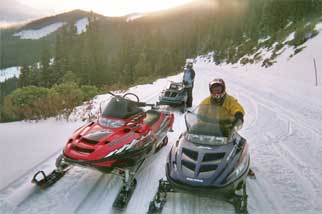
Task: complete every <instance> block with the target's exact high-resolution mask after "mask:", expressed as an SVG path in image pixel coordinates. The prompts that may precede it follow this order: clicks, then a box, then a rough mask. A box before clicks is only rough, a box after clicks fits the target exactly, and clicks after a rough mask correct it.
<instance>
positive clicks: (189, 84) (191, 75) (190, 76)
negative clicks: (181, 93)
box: [183, 61, 195, 107]
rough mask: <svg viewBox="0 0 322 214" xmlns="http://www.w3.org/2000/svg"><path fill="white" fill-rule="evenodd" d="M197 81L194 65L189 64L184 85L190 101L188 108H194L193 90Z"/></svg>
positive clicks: (185, 72) (186, 67) (188, 101)
mask: <svg viewBox="0 0 322 214" xmlns="http://www.w3.org/2000/svg"><path fill="white" fill-rule="evenodd" d="M194 79H195V71H194V70H193V63H192V62H190V61H189V62H187V64H186V66H185V68H184V71H183V84H184V86H185V90H186V91H187V95H188V100H187V107H191V106H192V100H193V98H192V89H193V83H194Z"/></svg>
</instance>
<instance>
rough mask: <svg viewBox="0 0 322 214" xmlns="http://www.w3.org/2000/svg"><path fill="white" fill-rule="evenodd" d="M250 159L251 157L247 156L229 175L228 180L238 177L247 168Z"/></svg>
mask: <svg viewBox="0 0 322 214" xmlns="http://www.w3.org/2000/svg"><path fill="white" fill-rule="evenodd" d="M248 159H249V157H248V156H246V157H245V158H244V159H243V160H242V162H241V163H240V164H239V165H238V166H237V167H236V169H235V170H234V171H233V172H232V173H231V174H230V175H229V176H228V178H227V180H233V179H236V178H238V177H239V176H240V175H241V174H242V173H243V172H244V171H245V170H246V169H247V166H248Z"/></svg>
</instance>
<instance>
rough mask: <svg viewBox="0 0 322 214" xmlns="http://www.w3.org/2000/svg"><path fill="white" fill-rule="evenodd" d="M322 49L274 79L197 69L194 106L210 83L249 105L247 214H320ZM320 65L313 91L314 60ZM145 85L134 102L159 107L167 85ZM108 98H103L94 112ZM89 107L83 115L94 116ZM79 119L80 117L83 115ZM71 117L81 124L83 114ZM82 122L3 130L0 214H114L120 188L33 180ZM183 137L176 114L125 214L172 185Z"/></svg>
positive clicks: (254, 72)
mask: <svg viewBox="0 0 322 214" xmlns="http://www.w3.org/2000/svg"><path fill="white" fill-rule="evenodd" d="M321 39H322V37H321V35H319V36H317V37H315V38H314V39H312V40H310V41H309V42H308V43H307V44H306V45H307V46H308V47H307V48H306V49H305V50H304V51H303V52H301V53H299V54H298V55H296V56H295V57H293V58H292V59H290V60H288V59H286V58H287V57H285V58H283V55H282V56H280V58H278V62H277V63H276V64H275V65H274V66H272V67H271V68H269V69H266V70H265V69H263V68H261V67H260V66H259V65H252V66H250V65H248V67H247V68H246V66H239V65H222V66H216V65H214V64H212V63H205V62H203V59H202V58H198V60H197V63H196V64H195V66H194V67H195V70H196V79H195V88H194V91H193V95H194V101H193V105H194V106H196V105H197V104H198V103H200V102H201V100H202V99H204V98H205V97H206V96H208V95H209V90H208V82H209V81H210V80H212V79H214V78H218V77H221V78H224V80H225V81H226V85H227V91H228V93H229V94H232V95H234V96H235V97H237V98H238V100H239V101H240V102H241V103H242V104H243V106H244V107H245V110H246V118H245V123H244V127H243V129H242V130H241V132H240V133H241V134H242V135H243V136H244V137H245V138H246V139H247V140H248V141H249V144H250V150H251V160H252V163H251V165H252V168H253V169H254V171H255V172H256V175H257V178H256V180H253V179H252V180H250V179H249V180H248V181H247V192H248V196H249V198H248V202H249V203H248V204H249V213H265V214H266V213H274V214H275V213H280V214H284V213H298V214H300V213H310V214H318V213H322V179H321V177H322V143H321V142H322V99H321V98H322V82H321V80H322V79H321V76H322V55H321V51H320V50H321V49H322V47H321V46H322V43H321V42H320V41H321ZM311 56H314V57H315V58H316V60H317V62H320V61H321V63H318V64H317V70H318V74H319V85H318V86H315V82H314V78H313V77H312V74H314V70H312V69H313V67H312V58H311ZM181 78H182V74H179V75H176V76H172V77H168V78H166V79H160V80H158V81H156V82H155V83H153V84H147V85H140V86H136V87H133V88H131V89H130V92H133V93H136V94H138V95H139V96H140V98H141V100H142V101H146V102H150V103H154V102H156V101H157V100H158V95H159V93H160V91H161V90H162V89H163V88H164V87H165V86H166V84H167V81H168V80H174V81H180V80H181ZM106 98H108V96H107V95H101V96H97V97H96V99H94V101H93V102H92V104H93V105H94V107H93V108H91V109H92V110H93V111H94V112H97V111H98V108H99V107H98V106H99V103H100V102H101V101H102V100H104V99H106ZM88 105H89V104H87V105H85V106H84V107H80V108H84V109H86V108H88ZM79 112H82V111H79ZM73 116H74V117H81V116H80V115H79V114H78V113H75V114H74V115H73ZM80 125H81V122H70V123H67V122H62V121H54V120H46V121H41V122H38V123H26V122H15V123H4V124H0V136H1V141H0V146H1V147H2V149H1V154H0V161H1V162H0V163H1V165H0V166H1V171H0V179H1V180H0V181H1V187H0V188H1V190H0V213H4V214H5V213H6V214H11V213H28V214H36V213H37V214H39V213H55V214H56V213H57V214H58V213H59V214H60V213H76V214H81V213H84V214H85V213H86V214H87V213H102V214H103V213H104V214H106V213H115V210H113V208H112V202H113V201H114V199H115V197H116V194H117V192H118V191H119V188H120V186H121V181H120V179H119V178H118V177H116V176H114V175H104V174H102V173H100V172H96V171H93V170H89V169H83V168H78V167H74V168H73V169H71V170H70V171H69V172H68V173H67V174H66V176H65V177H64V178H63V179H61V180H60V181H58V182H57V183H56V184H55V185H54V186H52V187H50V188H49V189H46V190H40V189H37V188H35V187H34V186H33V185H32V184H31V183H30V180H31V178H32V175H33V173H34V172H35V171H37V170H38V169H45V170H46V171H49V170H50V169H52V168H53V166H54V162H55V158H56V157H57V155H58V154H59V153H60V149H61V148H62V147H63V145H64V144H65V141H66V140H67V138H68V137H69V136H70V135H71V133H72V130H73V129H75V128H76V127H78V126H80ZM184 130H185V125H184V119H183V114H181V113H179V112H175V124H174V132H172V133H170V134H169V144H168V145H167V146H166V147H165V148H163V149H162V150H161V151H160V152H159V153H157V154H156V155H155V156H153V157H152V158H151V159H150V160H148V161H146V162H145V163H144V165H143V166H142V169H141V170H140V171H139V173H138V174H137V176H136V178H137V180H138V184H137V187H136V190H135V191H134V194H133V196H132V199H131V201H130V202H129V204H128V207H127V208H126V210H124V212H123V213H146V211H147V209H148V206H149V201H150V200H151V199H152V197H153V194H154V192H155V191H156V188H157V186H158V180H159V179H160V178H162V177H164V176H165V172H164V166H165V161H166V157H167V154H168V152H169V150H170V148H171V146H172V144H173V143H174V142H175V141H176V139H177V138H178V137H179V135H180V133H181V132H182V131H184ZM168 199H169V200H168V202H167V204H166V206H165V208H164V210H163V213H215V212H216V213H234V209H233V207H232V206H231V205H230V204H226V203H223V202H219V201H215V200H213V199H210V198H205V197H201V196H198V195H191V194H170V195H169V197H168Z"/></svg>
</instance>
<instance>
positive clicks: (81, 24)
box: [75, 17, 89, 34]
mask: <svg viewBox="0 0 322 214" xmlns="http://www.w3.org/2000/svg"><path fill="white" fill-rule="evenodd" d="M88 22H89V21H88V18H87V17H84V18H82V19H79V20H78V21H77V22H76V23H75V26H76V28H77V34H81V33H83V32H86V27H87V25H88Z"/></svg>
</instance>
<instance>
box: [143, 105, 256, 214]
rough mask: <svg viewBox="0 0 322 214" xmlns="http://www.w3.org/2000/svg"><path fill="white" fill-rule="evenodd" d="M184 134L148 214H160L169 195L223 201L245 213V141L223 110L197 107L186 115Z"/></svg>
mask: <svg viewBox="0 0 322 214" xmlns="http://www.w3.org/2000/svg"><path fill="white" fill-rule="evenodd" d="M185 122H186V128H187V130H186V132H184V133H183V134H181V136H180V137H179V139H178V141H177V142H176V143H175V144H174V145H173V147H172V149H171V151H170V154H169V156H168V159H167V163H166V178H164V179H161V180H160V181H159V187H158V191H157V193H156V194H155V196H154V199H153V201H151V202H150V206H149V211H148V213H159V212H161V211H162V209H163V207H164V205H165V203H166V200H167V194H168V193H169V192H180V191H185V192H187V191H188V192H191V193H198V194H205V195H207V196H211V197H216V198H220V199H223V200H224V201H227V202H230V203H232V204H233V205H234V207H235V210H236V212H237V213H247V194H246V177H247V174H248V172H249V166H250V155H249V153H248V144H247V141H246V140H245V139H244V138H243V137H241V136H240V135H239V134H238V133H237V130H239V129H240V127H233V123H232V118H231V116H229V114H228V113H227V112H226V110H225V109H224V108H222V107H218V106H213V105H200V106H198V107H197V108H196V109H194V111H193V112H190V111H188V112H187V113H186V115H185Z"/></svg>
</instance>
